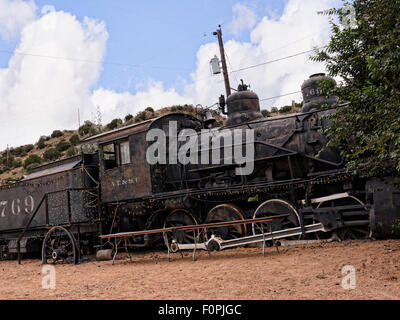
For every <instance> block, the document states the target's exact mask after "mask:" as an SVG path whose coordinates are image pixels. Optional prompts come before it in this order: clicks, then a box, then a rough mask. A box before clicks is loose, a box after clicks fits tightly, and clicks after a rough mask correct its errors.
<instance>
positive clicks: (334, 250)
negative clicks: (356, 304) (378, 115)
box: [0, 241, 400, 300]
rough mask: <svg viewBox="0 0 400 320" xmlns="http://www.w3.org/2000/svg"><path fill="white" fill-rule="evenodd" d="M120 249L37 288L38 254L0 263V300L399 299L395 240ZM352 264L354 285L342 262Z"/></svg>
mask: <svg viewBox="0 0 400 320" xmlns="http://www.w3.org/2000/svg"><path fill="white" fill-rule="evenodd" d="M197 256H198V260H197V261H196V262H192V260H191V253H188V252H187V253H185V256H184V258H183V259H182V258H181V257H180V255H179V254H175V255H173V259H172V261H171V262H168V259H167V254H166V253H164V252H149V253H137V254H135V255H134V257H133V258H134V260H133V262H130V261H129V259H128V258H126V257H125V255H124V254H121V256H120V257H119V260H117V261H116V263H115V265H114V266H113V265H112V264H111V261H107V262H97V261H93V262H86V263H83V264H80V265H78V266H72V265H57V266H56V267H55V270H56V289H55V290H51V289H50V290H44V289H43V288H42V280H43V277H44V276H43V275H42V265H41V262H40V261H39V260H24V261H23V263H22V265H18V263H17V262H16V261H5V262H0V269H1V276H0V283H1V285H0V299H85V300H86V299H106V300H108V299H110V300H111V299H112V300H114V299H135V300H142V299H146V300H147V299H150V300H153V299H157V300H158V299H160V300H164V299H167V300H171V299H184V300H192V299H207V300H214V299H221V300H228V299H235V300H251V299H261V300H274V299H400V241H381V242H380V241H376V242H372V241H354V242H342V243H327V244H313V245H303V246H296V247H281V248H280V249H279V253H278V252H277V250H276V249H275V248H268V249H267V250H266V255H265V257H263V256H262V251H261V249H260V248H239V249H234V250H229V251H224V252H217V253H213V254H212V255H211V257H209V256H208V254H207V253H205V252H199V253H198V255H197ZM346 265H351V266H353V267H354V268H355V275H356V277H355V285H356V288H355V289H354V290H345V289H343V287H342V281H343V278H344V277H345V276H346V275H343V274H342V268H343V267H344V266H346Z"/></svg>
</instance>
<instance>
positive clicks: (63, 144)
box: [56, 140, 71, 152]
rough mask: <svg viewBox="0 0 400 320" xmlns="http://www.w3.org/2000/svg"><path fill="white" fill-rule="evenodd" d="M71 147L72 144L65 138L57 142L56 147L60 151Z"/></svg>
mask: <svg viewBox="0 0 400 320" xmlns="http://www.w3.org/2000/svg"><path fill="white" fill-rule="evenodd" d="M69 147H71V144H70V143H69V142H67V141H65V140H62V141H60V142H59V143H57V145H56V149H57V150H58V151H60V152H63V151H65V150H68V149H69Z"/></svg>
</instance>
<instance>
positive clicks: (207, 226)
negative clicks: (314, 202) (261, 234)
mask: <svg viewBox="0 0 400 320" xmlns="http://www.w3.org/2000/svg"><path fill="white" fill-rule="evenodd" d="M287 217H289V215H288V214H282V215H277V216H273V217H265V218H257V219H248V220H237V221H228V222H216V223H208V224H197V225H192V226H182V227H171V228H164V229H154V230H144V231H135V232H124V233H115V234H109V235H102V236H100V238H101V239H115V238H126V237H135V236H143V235H150V234H159V233H166V232H176V231H188V230H201V229H213V228H223V227H231V226H239V225H244V224H254V223H263V222H271V221H273V220H277V219H282V218H287Z"/></svg>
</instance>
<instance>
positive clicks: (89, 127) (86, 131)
mask: <svg viewBox="0 0 400 320" xmlns="http://www.w3.org/2000/svg"><path fill="white" fill-rule="evenodd" d="M78 133H79V135H80V136H81V137H84V136H86V135H94V134H96V128H95V125H94V123H93V122H91V121H89V120H87V121H85V123H84V124H83V125H82V126H80V127H79V130H78Z"/></svg>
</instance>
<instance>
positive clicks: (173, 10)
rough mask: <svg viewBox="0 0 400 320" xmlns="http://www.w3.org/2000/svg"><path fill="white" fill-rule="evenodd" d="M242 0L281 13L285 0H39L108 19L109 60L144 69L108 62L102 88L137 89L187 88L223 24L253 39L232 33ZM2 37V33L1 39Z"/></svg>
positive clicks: (10, 44)
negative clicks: (153, 82)
mask: <svg viewBox="0 0 400 320" xmlns="http://www.w3.org/2000/svg"><path fill="white" fill-rule="evenodd" d="M238 2H242V3H244V4H246V5H248V6H249V7H250V8H252V10H254V12H255V13H256V14H257V16H258V18H261V17H262V16H264V15H267V14H268V12H267V10H266V8H267V7H268V9H269V10H272V11H273V12H274V13H276V14H278V15H280V14H281V13H282V10H283V8H284V5H285V3H286V2H287V1H285V0H270V1H266V0H254V1H238V0H223V1H217V0H195V1H187V0H168V1H165V0H148V1H137V0H84V1H80V0H79V1H78V0H69V1H67V0H55V1H49V0H36V1H35V3H36V5H37V7H38V11H39V14H40V13H41V9H42V8H44V6H46V5H52V6H54V8H55V9H56V10H57V11H59V10H63V11H66V12H70V13H71V14H73V15H75V16H76V17H77V18H78V19H79V20H80V21H82V20H83V18H84V17H85V16H88V17H91V18H95V19H98V20H101V21H104V22H105V23H106V26H107V31H108V33H109V40H108V42H107V55H106V57H105V61H106V62H110V63H114V62H115V63H122V64H128V65H140V66H142V67H140V68H134V67H130V66H118V65H113V64H107V63H106V64H104V66H103V68H104V70H103V72H102V74H101V76H100V79H99V82H98V84H97V87H107V88H109V89H113V90H116V91H121V90H123V91H130V92H133V93H135V92H136V88H135V83H137V82H141V81H145V79H147V78H149V79H157V80H159V81H162V82H163V83H164V84H165V85H166V86H168V87H169V86H174V87H176V88H177V90H178V91H181V89H182V79H186V80H189V75H190V72H192V71H194V70H195V69H196V53H197V51H198V49H199V47H200V46H201V45H202V44H205V43H208V42H212V41H216V38H215V37H214V36H213V35H212V32H213V31H215V30H216V28H217V26H218V24H223V32H224V40H225V41H228V40H229V39H233V38H234V39H236V40H238V41H248V40H249V32H246V31H244V32H240V34H238V35H237V36H235V35H233V34H232V32H230V28H229V23H230V21H231V20H232V7H233V6H234V5H235V4H236V3H238ZM0 39H1V38H0ZM16 45H17V40H14V41H4V40H0V47H1V48H4V49H5V50H8V51H13V50H14V49H15V46H16ZM10 56H11V54H4V53H0V67H5V66H7V64H8V60H9V59H10Z"/></svg>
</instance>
